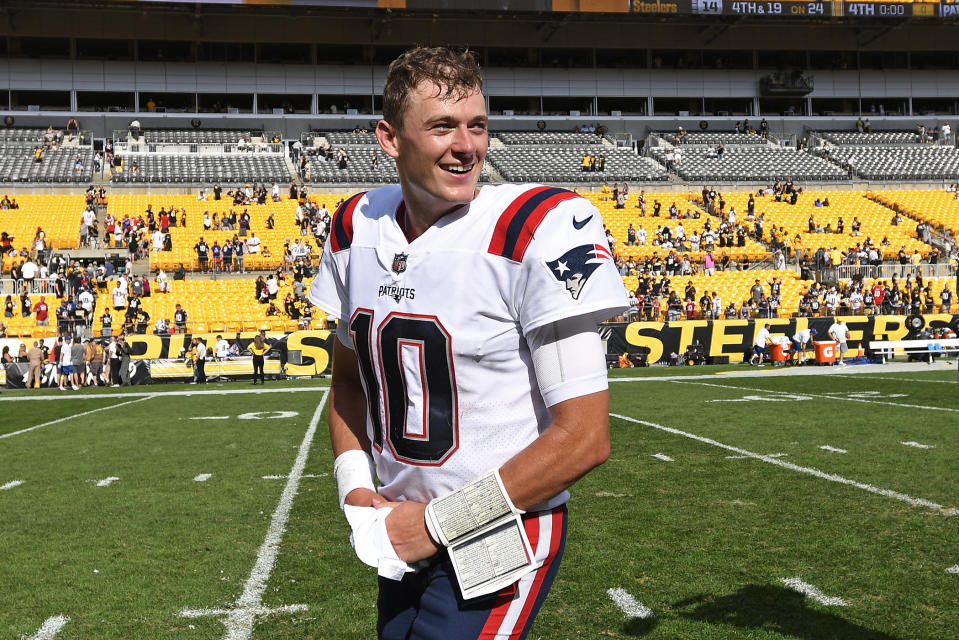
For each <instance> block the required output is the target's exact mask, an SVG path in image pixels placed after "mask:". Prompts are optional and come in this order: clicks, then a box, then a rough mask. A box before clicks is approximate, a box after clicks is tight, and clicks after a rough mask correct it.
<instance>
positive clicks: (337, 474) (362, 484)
mask: <svg viewBox="0 0 959 640" xmlns="http://www.w3.org/2000/svg"><path fill="white" fill-rule="evenodd" d="M333 477H334V478H336V490H337V492H338V493H339V497H340V509H342V508H343V505H344V504H345V503H346V496H347V495H349V493H350V492H351V491H353V490H354V489H369V490H370V491H376V485H375V484H374V483H373V478H374V470H373V458H372V456H370V454H368V453H367V452H365V451H361V450H360V449H350V450H348V451H344V452H343V453H341V454H340V455H338V456H336V460H334V461H333Z"/></svg>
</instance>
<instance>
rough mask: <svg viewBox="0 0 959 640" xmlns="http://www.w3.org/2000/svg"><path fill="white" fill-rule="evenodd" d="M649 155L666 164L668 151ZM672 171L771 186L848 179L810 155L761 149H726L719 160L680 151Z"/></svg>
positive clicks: (697, 179) (704, 153)
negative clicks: (762, 183)
mask: <svg viewBox="0 0 959 640" xmlns="http://www.w3.org/2000/svg"><path fill="white" fill-rule="evenodd" d="M690 135H691V134H690ZM650 153H651V155H652V156H653V157H654V158H656V159H657V160H658V161H660V162H662V163H664V164H665V162H666V154H667V153H668V150H667V149H665V148H662V147H657V148H654V149H651V150H650ZM672 170H673V171H674V172H675V173H676V174H677V175H679V176H680V177H681V178H683V179H684V180H689V181H692V182H752V183H755V182H768V183H772V182H775V181H777V180H786V179H787V178H789V177H791V178H792V179H793V180H798V181H804V182H809V181H816V182H826V181H835V180H845V179H846V178H847V177H848V174H847V172H846V171H844V170H842V169H841V168H840V167H838V166H836V165H835V164H832V163H830V162H827V161H826V160H823V159H822V158H818V157H816V156H814V155H812V154H809V153H805V152H803V151H797V150H795V149H785V148H779V147H770V146H760V145H743V146H738V147H729V148H727V149H726V152H725V155H724V157H723V158H722V159H721V160H720V159H719V158H716V157H709V151H708V150H707V149H704V148H698V147H696V148H692V149H687V148H683V150H682V161H681V162H680V163H679V164H677V165H675V166H674V167H673V168H672Z"/></svg>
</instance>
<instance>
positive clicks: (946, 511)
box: [609, 413, 959, 516]
mask: <svg viewBox="0 0 959 640" xmlns="http://www.w3.org/2000/svg"><path fill="white" fill-rule="evenodd" d="M609 415H610V417H611V418H618V419H619V420H625V421H626V422H632V423H634V424H640V425H643V426H646V427H652V428H653V429H659V430H660V431H665V432H666V433H672V434H674V435H678V436H683V437H685V438H691V439H693V440H697V441H699V442H702V443H705V444H709V445H712V446H714V447H719V448H720V449H726V450H727V451H733V452H735V453H738V454H740V455H743V456H746V457H747V458H755V459H756V460H761V461H762V462H766V463H768V464H773V465H776V466H777V467H782V468H784V469H789V470H790V471H797V472H799V473H806V474H809V475H812V476H816V477H817V478H822V479H823V480H829V481H830V482H838V483H839V484H845V485H848V486H850V487H856V488H857V489H862V490H863V491H868V492H869V493H874V494H876V495H879V496H885V497H887V498H892V499H894V500H899V501H900V502H905V503H907V504H911V505H912V506H914V507H926V508H927V509H932V510H933V511H935V512H937V513H939V514H940V515H944V516H956V515H959V509H956V508H954V507H944V506H943V505H941V504H937V503H935V502H932V501H930V500H924V499H922V498H914V497H912V496H909V495H906V494H905V493H899V492H898V491H892V490H891V489H880V488H879V487H874V486H872V485H871V484H866V483H864V482H857V481H856V480H849V479H848V478H844V477H842V476H840V475H837V474H835V473H826V472H825V471H820V470H819V469H815V468H813V467H801V466H799V465H798V464H792V463H791V462H786V461H785V460H780V459H779V458H772V457H770V456H764V455H761V454H759V453H753V452H752V451H747V450H746V449H740V448H739V447H734V446H732V445H728V444H723V443H722V442H718V441H716V440H713V439H711V438H706V437H703V436H697V435H696V434H694V433H689V432H687V431H680V430H679V429H673V428H672V427H666V426H663V425H661V424H656V423H655V422H647V421H646V420H638V419H636V418H630V417H629V416H624V415H622V414H619V413H610V414H609Z"/></svg>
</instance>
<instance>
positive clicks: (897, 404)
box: [671, 380, 959, 413]
mask: <svg viewBox="0 0 959 640" xmlns="http://www.w3.org/2000/svg"><path fill="white" fill-rule="evenodd" d="M671 382H674V383H678V384H694V385H698V386H701V387H716V388H717V389H735V390H736V391H746V392H752V393H766V394H776V395H780V396H783V395H785V396H793V395H795V394H792V393H790V392H788V391H774V390H772V389H754V388H751V387H739V386H736V385H731V384H715V383H711V382H695V381H691V382H687V381H685V380H671ZM803 396H807V397H809V398H822V399H824V400H844V401H847V402H861V403H865V404H884V405H888V406H890V407H902V408H903V409H925V410H927V411H948V412H950V413H959V409H952V408H950V407H932V406H929V405H923V404H906V403H903V402H885V401H883V400H868V399H866V398H853V397H849V396H835V395H828V394H824V393H806V392H803Z"/></svg>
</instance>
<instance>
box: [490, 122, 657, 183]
mask: <svg viewBox="0 0 959 640" xmlns="http://www.w3.org/2000/svg"><path fill="white" fill-rule="evenodd" d="M570 135H573V134H570ZM579 135H591V134H579ZM585 154H590V155H596V156H600V155H602V156H605V159H606V160H605V167H606V168H605V171H591V172H584V171H583V170H582V167H583V155H585ZM487 162H489V164H491V165H492V166H493V167H494V168H495V169H496V170H497V171H498V172H499V173H500V175H502V176H503V178H504V179H506V180H508V181H511V182H560V183H563V182H565V183H570V182H573V183H576V182H594V183H597V182H620V181H630V182H662V181H665V180H666V179H667V177H668V176H667V175H666V172H665V170H664V169H663V168H662V167H661V166H660V165H659V164H657V163H656V162H655V161H653V160H651V159H649V158H644V157H642V156H638V155H636V154H635V153H633V152H632V151H629V150H626V149H617V148H616V147H600V148H599V149H597V148H596V146H595V145H592V146H582V145H581V146H578V147H566V146H559V145H550V146H545V145H544V146H540V147H498V148H491V149H490V151H489V155H488V156H487Z"/></svg>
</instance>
